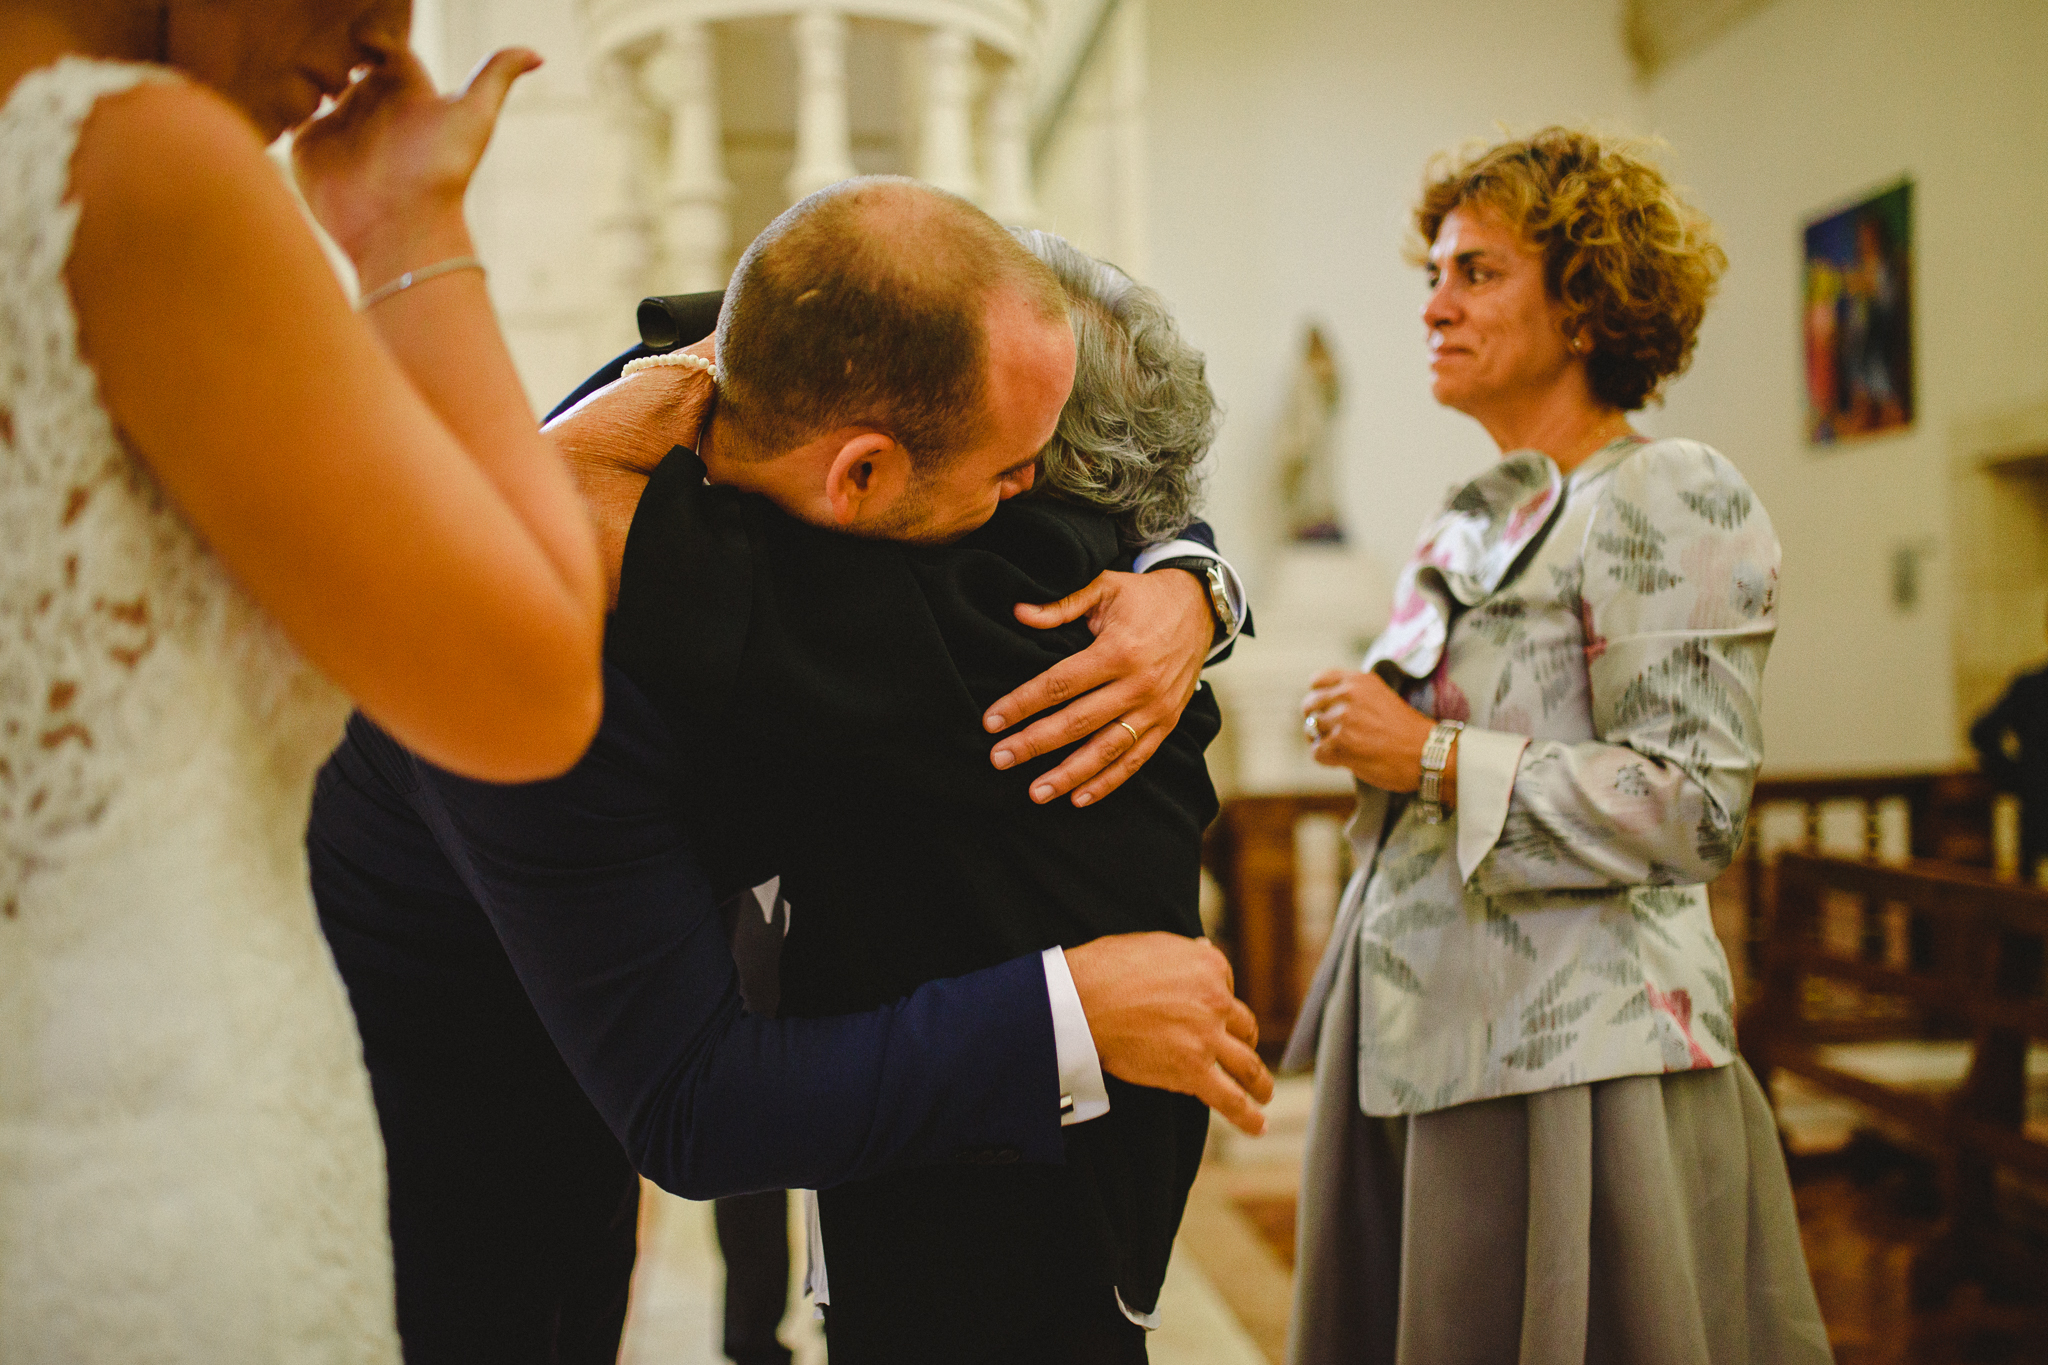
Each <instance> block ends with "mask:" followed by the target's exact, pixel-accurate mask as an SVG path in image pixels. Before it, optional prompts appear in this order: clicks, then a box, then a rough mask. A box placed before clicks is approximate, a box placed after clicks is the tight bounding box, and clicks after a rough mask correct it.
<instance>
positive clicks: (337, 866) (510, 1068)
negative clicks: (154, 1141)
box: [307, 294, 1065, 1199]
mask: <svg viewBox="0 0 2048 1365" xmlns="http://www.w3.org/2000/svg"><path fill="white" fill-rule="evenodd" d="M718 298H719V296H718V295H716V294H711V295H699V296H696V297H695V298H694V299H690V300H687V301H686V302H687V303H688V304H689V305H690V306H691V308H692V309H693V310H694V311H693V312H689V313H686V315H685V318H686V319H687V320H685V322H684V326H685V327H686V328H688V327H690V326H692V325H694V326H695V328H696V330H685V331H684V332H683V333H682V334H681V335H683V336H684V337H685V338H686V339H695V338H696V337H698V336H703V335H706V334H708V333H709V332H710V330H711V326H712V323H713V322H714V321H715V320H716V317H717V309H718ZM650 353H651V352H650V348H648V347H645V346H636V347H634V348H633V349H632V350H630V351H628V352H626V353H625V354H624V355H621V356H619V357H617V358H616V359H615V360H613V361H612V362H611V363H610V364H609V365H607V366H606V367H605V368H604V369H602V370H600V371H599V372H598V373H597V374H596V375H593V376H592V377H591V379H590V380H589V381H588V382H587V383H585V384H584V385H582V386H581V387H579V388H578V389H577V390H576V392H575V393H573V394H571V395H570V397H569V398H568V399H566V400H564V403H563V404H562V407H558V408H557V409H556V412H557V413H559V412H560V411H561V410H562V408H565V407H567V406H568V405H569V404H571V403H573V402H575V401H577V400H579V399H581V398H582V397H583V396H584V395H586V394H588V393H590V392H592V391H594V390H595V389H597V388H600V387H602V386H603V385H605V384H607V383H610V382H611V381H612V380H614V379H616V378H617V377H618V373H619V370H620V369H621V368H622V367H623V366H624V364H625V362H626V361H627V360H629V359H631V358H633V357H634V356H637V355H646V354H650ZM604 684H605V704H604V719H603V721H602V723H601V725H600V727H599V730H598V734H597V737H596V739H595V740H594V741H593V743H592V744H591V747H590V751H589V752H588V753H587V754H586V755H585V756H584V757H583V759H582V760H581V761H579V762H578V763H577V765H576V766H575V767H574V768H572V769H571V770H570V771H569V772H568V773H566V774H564V775H563V776H562V777H559V778H556V779H554V780H552V781H548V782H537V783H531V784H525V785H519V786H494V785H492V784H489V783H483V782H471V781H467V780H465V779H462V778H459V777H456V776H454V775H452V774H450V773H447V772H444V771H442V770H440V769H438V768H435V767H434V766H433V765H431V764H428V763H426V762H424V761H422V760H420V759H418V758H417V757H415V756H414V755H412V754H410V753H408V752H407V751H406V750H404V749H403V748H401V747H400V746H399V745H398V744H397V743H396V742H395V741H393V740H392V739H391V738H390V737H389V736H387V735H385V734H384V733H383V732H382V731H380V730H378V729H377V727H376V726H374V725H372V724H371V723H370V722H369V721H368V720H366V719H365V718H364V717H362V716H360V715H357V716H354V717H352V718H351V719H350V721H349V727H348V733H347V735H346V737H345V738H344V739H343V741H342V744H341V746H340V747H339V748H338V749H337V750H336V751H335V753H334V756H333V757H332V758H331V759H329V761H328V763H327V766H326V767H325V768H324V769H323V770H322V772H321V774H320V779H319V783H318V786H317V788H316V791H315V795H314V802H313V811H312V818H311V822H310V825H309V828H308V831H307V851H308V855H309V859H310V862H311V866H312V875H313V891H314V897H315V900H316V901H317V903H318V905H319V909H320V918H321V927H322V928H323V929H324V930H325V931H326V933H327V936H328V939H329V941H330V943H331V944H332V945H333V947H334V952H335V956H336V959H337V961H338V962H339V963H340V965H341V968H342V973H343V976H344V978H345V979H346V980H347V982H348V985H349V991H350V997H351V1000H352V1002H353V1004H354V1005H355V1008H356V1013H357V1016H358V1020H359V1022H360V1024H361V1026H362V1029H363V1033H364V1036H365V1038H366V1039H367V1040H370V1041H371V1043H372V1044H373V1047H372V1049H371V1050H372V1052H373V1053H374V1054H378V1055H382V1053H383V1052H384V1051H385V1050H387V1049H390V1048H394V1047H396V1048H403V1049H405V1050H406V1051H407V1052H409V1053H410V1054H412V1055H413V1056H414V1057H422V1056H439V1057H442V1058H444V1061H442V1062H441V1063H439V1064H441V1065H443V1066H444V1068H445V1069H447V1070H449V1071H450V1073H451V1074H461V1075H464V1076H481V1077H485V1078H486V1082H485V1083H487V1084H489V1085H493V1086H516V1085H523V1084H528V1083H529V1078H524V1077H522V1076H521V1075H519V1074H518V1073H519V1069H520V1065H521V1063H520V1060H519V1059H520V1058H522V1057H525V1056H529V1055H530V1054H528V1053H526V1052H525V1051H523V1049H522V1043H523V1040H522V1039H519V1038H518V1037H517V1035H518V1034H519V1033H520V1031H521V1030H522V1029H531V1028H532V1027H533V1023H534V1014H536V1013H537V1015H538V1022H539V1024H540V1025H541V1026H543V1027H544V1028H545V1029H546V1032H547V1034H548V1037H549V1038H550V1039H551V1040H552V1042H553V1043H554V1045H555V1048H556V1050H557V1051H559V1052H560V1054H561V1056H562V1058H563V1060H564V1061H565V1062H566V1063H567V1064H568V1068H569V1071H570V1073H571V1074H572V1075H573V1076H574V1077H575V1080H576V1082H577V1084H578V1085H579V1086H580V1087H581V1088H582V1090H583V1091H584V1093H585V1094H586V1095H587V1096H588V1097H589V1099H590V1100H591V1102H593V1103H594V1104H595V1106H596V1109H597V1111H598V1113H599V1114H600V1115H601V1116H602V1118H603V1120H604V1122H605V1124H606V1126H608V1127H609V1128H610V1129H611V1131H612V1133H613V1134H614V1135H616V1136H617V1138H618V1140H619V1142H620V1143H621V1144H622V1145H623V1146H624V1148H625V1151H626V1154H627V1156H628V1157H630V1158H631V1160H632V1162H633V1164H634V1165H635V1166H636V1167H638V1168H639V1170H640V1171H641V1172H642V1173H643V1174H645V1175H646V1176H648V1177H649V1178H650V1179H652V1180H654V1181H655V1182H656V1183H657V1184H659V1185H661V1186H662V1187H663V1188H665V1189H668V1190H670V1191H673V1192H674V1193H677V1194H680V1195H683V1196H685V1197H687V1198H692V1199H708V1198H712V1197H714V1196H717V1195H724V1194H736V1193H741V1192H744V1191H748V1190H757V1189H782V1188H810V1189H821V1188H829V1187H831V1186H834V1185H838V1184H842V1183H844V1182H846V1181H850V1180H858V1179H863V1178H866V1177H868V1176H872V1175H875V1174H877V1173H879V1172H882V1171H886V1170H891V1169H898V1168H902V1167H907V1166H916V1165H926V1164H932V1163H938V1162H946V1161H952V1160H966V1161H972V1162H981V1161H986V1160H989V1159H991V1157H994V1158H996V1159H1022V1160H1025V1161H1035V1162H1059V1161H1061V1160H1063V1157H1064V1151H1065V1147H1064V1144H1063V1142H1062V1140H1061V1132H1060V1127H1059V1079H1058V1064H1057V1051H1056V1048H1055V1045H1054V1041H1053V1032H1052V1011H1051V1005H1050V1003H1049V1001H1048V999H1047V997H1046V988H1045V974H1044V969H1043V967H1042V966H1041V965H1040V962H1039V959H1038V955H1037V954H1035V953H1033V954H1027V955H1024V956H1020V957H1018V958H1016V959H1014V960H1012V961H1010V962H1007V963H1004V964H1002V965H1001V966H997V967H992V968H989V969H987V970H984V971H979V972H975V973H972V974H970V975H966V976H962V977H958V978H954V979H950V980H944V981H936V982H932V983H930V984H928V985H925V986H923V987H921V988H919V989H918V990H916V991H915V992H913V993H912V994H911V995H910V996H909V997H908V998H906V999H904V1000H900V1001H897V1002H896V1003H894V1004H892V1005H889V1006H887V1007H885V1008H881V1009H875V1010H869V1011H867V1012H865V1013H862V1014H856V1015H847V1016H840V1017H835V1018H822V1019H789V1020H770V1019H763V1018H759V1017H756V1016H754V1015H751V1014H747V1013H746V1012H745V1011H744V1010H743V1008H742V1003H741V998H740V991H739V982H738V978H737V975H736V971H735V968H734V966H733V960H732V953H731V950H730V948H729V946H728V940H727V937H726V926H725V922H724V920H723V917H722V916H721V915H720V913H719V910H718V907H717V905H716V903H715V901H714V898H713V895H712V892H711V888H710V886H709V885H708V883H707V882H706V881H705V878H704V875H703V872H702V870H701V867H700V864H699V860H698V858H697V855H696V853H695V851H694V850H693V849H692V848H691V847H690V844H689V841H688V839H687V838H686V837H685V835H684V832H683V828H682V824H681V821H680V818H679V813H680V810H681V808H682V807H683V805H684V804H685V801H684V796H685V795H686V794H687V793H688V791H689V790H690V787H691V783H692V774H691V773H690V771H689V769H688V767H687V765H686V763H685V761H684V759H683V758H682V756H681V755H680V754H679V753H678V751H677V748H676V746H675V744H674V742H673V738H672V736H671V734H670V731H669V728H668V726H667V724H666V723H665V722H664V721H663V720H662V718H661V716H660V714H659V713H658V712H657V711H656V710H655V709H654V707H653V706H652V705H651V704H650V703H649V702H648V700H647V699H646V698H645V697H644V696H643V695H641V693H640V691H639V690H638V689H637V688H635V687H634V686H633V684H632V683H631V682H630V681H628V680H627V679H626V677H625V676H624V675H623V674H622V673H620V672H619V671H618V670H617V669H615V668H613V667H611V666H610V665H609V664H608V665H607V666H606V668H605V676H604ZM514 977H516V985H515V984H514V982H513V980H512V978H514ZM522 994H523V995H524V997H525V999H524V1000H521V999H519V998H518V997H519V996H520V995H522ZM527 1001H530V1002H531V1012H529V1007H528V1005H527ZM389 1098H390V1102H394V1103H402V1102H404V1101H403V1097H402V1095H399V1094H393V1095H392V1096H391V1097H389ZM386 1101H387V1096H386V1094H385V1092H384V1089H383V1088H381V1087H380V1092H379V1102H380V1104H381V1103H384V1102H386ZM502 1136H503V1137H504V1138H505V1139H506V1140H508V1141H511V1142H513V1143H515V1144H516V1143H517V1142H519V1141H521V1138H520V1135H517V1134H505V1135H502Z"/></svg>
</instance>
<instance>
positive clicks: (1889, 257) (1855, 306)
mask: <svg viewBox="0 0 2048 1365" xmlns="http://www.w3.org/2000/svg"><path fill="white" fill-rule="evenodd" d="M1912 264H1913V182H1912V181H1910V180H1903V181H1900V182H1899V183H1898V184H1896V185H1893V186H1891V187H1890V188H1888V189H1884V190H1881V191H1879V192H1878V193H1876V194H1874V195H1872V196H1871V197H1870V198H1868V199H1865V200H1863V201H1862V202H1861V203H1858V204H1852V205H1851V206H1849V207H1848V208H1845V209H1842V210H1841V211H1839V212H1836V213H1830V214H1828V215H1827V216H1826V217H1823V218H1816V219H1814V220H1813V221H1812V222H1810V223H1808V224H1807V225H1806V307H1805V321H1806V430H1807V436H1808V438H1809V439H1811V440H1812V441H1813V442H1814V443H1815V444H1817V445H1831V444H1833V443H1834V442H1837V441H1845V440H1853V439H1855V438H1857V437H1861V436H1874V435H1877V434H1879V433H1881V432H1886V431H1896V430H1898V429H1900V428H1902V427H1906V426H1910V425H1911V424H1912V421H1913V290H1912V279H1913V271H1912Z"/></svg>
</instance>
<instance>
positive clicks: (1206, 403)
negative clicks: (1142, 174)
mask: <svg viewBox="0 0 2048 1365" xmlns="http://www.w3.org/2000/svg"><path fill="white" fill-rule="evenodd" d="M1010 230H1011V232H1013V233H1015V234H1016V237H1017V240H1018V241H1020V242H1022V243H1023V244H1024V246H1025V247H1026V248H1027V249H1028V250H1029V251H1030V252H1031V254H1032V255H1034V256H1036V257H1038V259H1039V260H1041V261H1044V262H1045V263H1046V265H1048V266H1050V267H1051V268H1052V273H1053V274H1054V275H1055V276H1057V277H1058V278H1059V282H1060V286H1061V288H1063V289H1064V290H1066V294H1067V300H1068V305H1069V306H1068V314H1067V315H1068V317H1069V319H1070V320H1071V321H1072V323H1073V326H1074V351H1075V364H1074V391H1073V393H1072V394H1071V395H1069V396H1068V398H1067V406H1066V408H1065V410H1064V411H1062V412H1061V413H1060V422H1059V427H1058V429H1057V430H1056V431H1055V432H1054V433H1053V438H1052V440H1051V442H1050V443H1048V444H1047V446H1046V448H1045V450H1044V452H1043V453H1042V454H1041V455H1040V456H1039V485H1038V486H1039V487H1040V488H1043V489H1045V490H1046V491H1047V492H1049V493H1051V494H1053V495H1055V496H1058V497H1063V498H1066V499H1068V500H1069V501H1073V502H1080V503H1085V504H1088V505H1089V506H1092V507H1099V508H1101V509H1102V510H1104V511H1106V512H1108V513H1109V514H1110V516H1111V517H1112V518H1113V519H1114V520H1115V522H1116V526H1117V534H1118V536H1119V538H1120V539H1121V540H1122V542H1123V543H1124V544H1125V545H1152V544H1157V543H1159V542H1160V541H1164V540H1171V539H1173V537H1174V536H1176V535H1178V534H1179V533H1180V531H1181V529H1182V528H1183V527H1185V526H1186V525H1187V524H1188V523H1189V522H1190V521H1192V520H1194V518H1195V514H1196V512H1197V510H1198V509H1199V506H1200V503H1201V496H1202V476H1203V474H1204V473H1205V472H1206V471H1205V470H1204V468H1203V461H1204V460H1205V459H1206V458H1207V456H1208V454H1209V446H1210V443H1211V442H1213V441H1214V440H1215V439H1216V395H1215V394H1213V393H1212V392H1210V390H1209V383H1208V380H1207V379H1206V378H1205V377H1204V369H1205V362H1204V360H1203V358H1202V353H1201V352H1200V351H1198V350H1196V349H1195V348H1194V347H1193V346H1191V345H1189V344H1188V342H1187V340H1186V339H1185V338H1184V337H1182V336H1181V334H1180V330H1179V329H1178V328H1177V327H1175V326H1174V322H1173V314H1172V312H1171V311H1170V310H1169V309H1168V308H1167V306H1166V300H1165V299H1163V298H1161V297H1160V296H1159V295H1158V293H1156V292H1155V291H1153V290H1151V289H1147V288H1146V287H1145V286H1144V285H1142V284H1139V283H1137V282H1136V281H1135V280H1133V279H1131V277H1130V276H1128V275H1126V274H1124V272H1123V271H1121V270H1118V269H1117V268H1116V267H1115V266H1113V265H1110V264H1108V263H1107V262H1105V261H1098V260H1096V259H1095V258H1094V257H1093V256H1090V255H1088V254H1086V253H1085V252H1082V251H1081V250H1079V249H1078V248H1076V247H1075V246H1074V245H1073V244H1072V243H1070V242H1068V241H1067V240H1066V239H1065V238H1064V237H1057V236H1054V235H1053V234H1052V233H1050V232H1039V231H1035V230H1031V229H1025V228H1012V229H1010Z"/></svg>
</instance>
